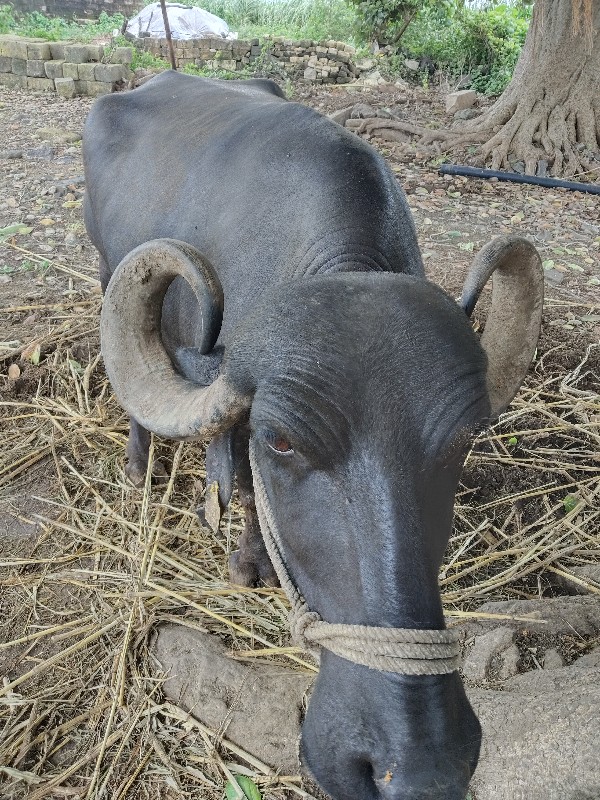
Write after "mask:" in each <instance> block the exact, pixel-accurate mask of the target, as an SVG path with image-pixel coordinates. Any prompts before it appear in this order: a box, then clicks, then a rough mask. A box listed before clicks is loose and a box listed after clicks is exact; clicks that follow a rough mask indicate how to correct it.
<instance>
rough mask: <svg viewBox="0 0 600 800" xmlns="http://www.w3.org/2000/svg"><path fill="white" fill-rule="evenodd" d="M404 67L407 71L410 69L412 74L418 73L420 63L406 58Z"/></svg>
mask: <svg viewBox="0 0 600 800" xmlns="http://www.w3.org/2000/svg"><path fill="white" fill-rule="evenodd" d="M404 66H405V67H406V69H409V70H410V71H411V72H418V71H419V62H418V61H416V60H415V59H414V58H405V59H404Z"/></svg>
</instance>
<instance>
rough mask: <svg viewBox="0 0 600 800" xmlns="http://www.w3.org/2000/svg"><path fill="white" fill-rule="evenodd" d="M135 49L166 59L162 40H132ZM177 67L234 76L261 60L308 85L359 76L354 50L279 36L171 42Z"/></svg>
mask: <svg viewBox="0 0 600 800" xmlns="http://www.w3.org/2000/svg"><path fill="white" fill-rule="evenodd" d="M135 43H136V46H139V47H141V48H143V49H144V50H147V51H148V52H150V53H152V54H153V55H155V56H158V57H160V58H164V59H168V58H169V51H168V47H167V40H166V39H153V38H150V37H146V38H141V39H136V40H135ZM173 44H174V47H175V59H176V61H177V66H178V67H183V66H185V65H187V64H193V65H195V66H197V67H208V68H210V69H225V70H231V71H232V72H238V71H240V70H242V69H244V68H245V67H246V66H248V65H249V64H251V63H252V62H254V61H256V60H257V59H259V58H261V59H263V61H264V64H263V65H262V66H263V71H264V72H265V73H267V74H268V73H269V71H274V72H277V71H279V72H280V74H281V72H283V73H284V74H287V75H290V77H291V76H294V77H299V78H303V79H304V80H306V81H307V82H310V83H350V82H351V81H352V80H353V79H354V78H357V77H359V75H360V74H361V72H362V69H361V66H360V64H357V63H356V62H355V61H354V59H353V57H354V54H355V52H356V51H355V49H354V48H353V47H351V46H350V45H348V44H345V43H344V42H336V41H333V40H328V41H322V42H315V41H313V40H310V39H304V40H301V41H296V42H294V41H292V40H291V39H285V38H284V37H283V36H276V37H269V36H265V37H263V39H262V40H259V39H253V40H252V41H248V42H245V41H241V40H237V39H221V38H211V39H187V40H178V41H175V40H174V41H173Z"/></svg>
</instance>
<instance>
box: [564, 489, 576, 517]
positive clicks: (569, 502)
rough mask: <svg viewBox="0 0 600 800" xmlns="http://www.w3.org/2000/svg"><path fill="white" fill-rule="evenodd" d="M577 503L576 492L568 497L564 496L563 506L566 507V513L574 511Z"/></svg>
mask: <svg viewBox="0 0 600 800" xmlns="http://www.w3.org/2000/svg"><path fill="white" fill-rule="evenodd" d="M576 505H577V498H576V497H575V495H574V494H568V495H567V496H566V497H564V498H563V506H564V509H565V514H568V513H569V511H573V509H574V508H575V506H576Z"/></svg>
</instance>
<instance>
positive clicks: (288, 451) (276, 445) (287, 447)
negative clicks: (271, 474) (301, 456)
mask: <svg viewBox="0 0 600 800" xmlns="http://www.w3.org/2000/svg"><path fill="white" fill-rule="evenodd" d="M266 440H267V444H268V445H269V447H270V448H271V450H273V451H274V452H275V453H278V454H279V455H284V456H290V455H292V454H293V452H294V448H293V447H292V445H291V444H290V443H289V441H288V440H287V439H286V438H285V436H281V434H279V433H274V432H271V431H269V433H267V436H266Z"/></svg>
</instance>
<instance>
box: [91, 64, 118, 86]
mask: <svg viewBox="0 0 600 800" xmlns="http://www.w3.org/2000/svg"><path fill="white" fill-rule="evenodd" d="M94 77H95V79H96V80H97V81H100V82H101V83H116V82H117V81H122V80H123V78H124V76H123V67H122V65H121V64H96V69H95V70H94Z"/></svg>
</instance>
